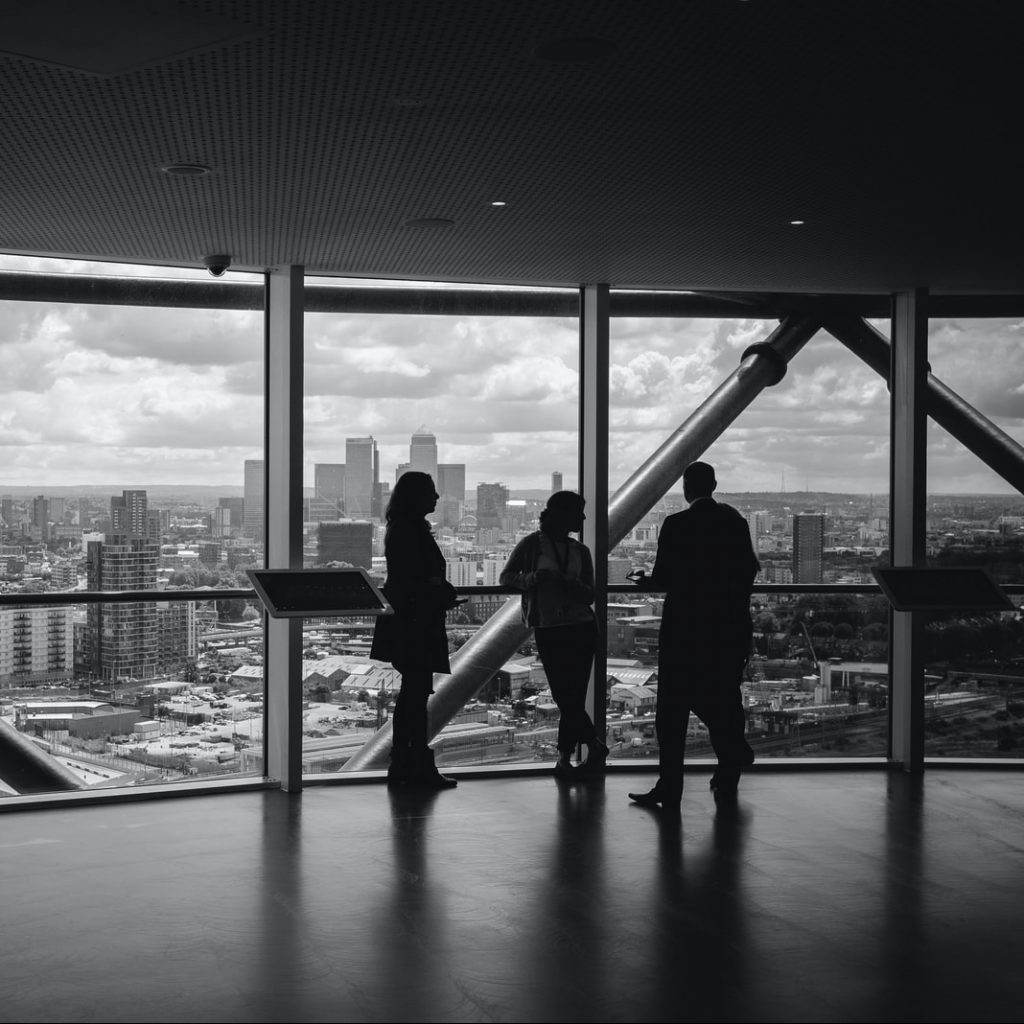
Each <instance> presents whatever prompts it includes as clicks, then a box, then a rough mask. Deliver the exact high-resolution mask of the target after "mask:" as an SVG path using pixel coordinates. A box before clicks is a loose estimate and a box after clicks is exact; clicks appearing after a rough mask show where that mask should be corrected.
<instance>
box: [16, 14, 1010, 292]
mask: <svg viewBox="0 0 1024 1024" xmlns="http://www.w3.org/2000/svg"><path fill="white" fill-rule="evenodd" d="M126 2H127V0H117V2H113V0H112V2H109V3H105V2H91V3H89V4H78V5H76V9H78V10H79V11H80V10H81V8H83V7H85V8H88V9H89V10H90V12H91V14H92V18H91V20H88V21H85V22H82V23H78V24H75V25H74V26H73V28H74V31H73V32H70V33H69V31H68V25H67V23H66V19H67V18H68V17H69V15H68V14H67V12H68V8H67V6H66V5H62V4H54V3H50V4H46V3H43V4H39V5H36V6H35V7H34V8H33V13H32V18H33V19H34V22H33V24H28V25H26V22H25V18H26V15H24V14H19V13H18V12H16V11H12V10H11V8H12V7H13V6H14V5H9V4H8V5H4V6H3V8H2V9H0V48H5V47H6V48H7V49H8V50H9V51H10V50H15V51H17V55H15V54H11V53H8V54H6V55H0V87H2V90H3V91H2V96H3V100H2V102H3V108H4V109H3V118H2V121H0V249H2V250H6V251H13V252H30V253H53V254H67V255H81V256H87V257H92V258H105V259H129V260H140V261H156V262H170V263H190V264H196V263H198V262H199V261H200V259H201V257H202V256H203V255H204V254H206V253H211V252H225V253H230V254H231V255H232V257H233V260H234V265H235V266H243V267H248V268H262V267H267V266H275V265H280V264H285V263H298V264H303V265H305V266H307V267H308V268H309V269H310V270H311V271H322V272H330V273H339V274H350V275H357V276H385V277H406V278H414V279H435V280H453V281H457V280H462V281H489V282H508V283H542V284H543V283H548V284H569V285H573V284H579V283H581V282H588V281H607V282H609V283H611V284H613V285H617V286H634V287H667V288H696V289H701V288H703V289H719V290H721V289H743V290H760V291H778V290H793V291H796V290H799V291H887V290H891V289H892V288H897V287H904V286H907V285H928V286H930V287H932V288H933V289H935V290H940V291H941V290H968V291H969V290H974V291H979V290H981V291H1020V290H1021V280H1022V274H1021V270H1022V260H1021V256H1020V246H1019V243H1018V240H1019V238H1020V236H1021V228H1022V226H1024V225H1022V219H1024V218H1022V214H1021V210H1020V205H1019V186H1018V177H1019V174H1020V170H1021V168H1020V158H1019V156H1018V155H1017V150H1018V148H1019V147H1018V145H1017V139H1016V135H1017V134H1018V132H1019V127H1018V124H1017V119H1018V110H1019V100H1020V85H1019V82H1018V78H1019V76H1018V74H1017V66H1018V60H1017V55H1016V53H1015V52H1014V46H1015V42H1014V40H1015V38H1016V36H1015V34H1014V30H1015V27H1016V26H1014V25H1013V24H1011V21H1012V19H1013V17H1014V15H1015V11H1016V8H1015V6H1014V5H1004V4H999V5H991V6H989V5H986V4H979V3H971V4H958V3H947V4H942V5H938V4H933V3H924V2H910V0H907V2H903V3H899V4H893V3H890V2H886V3H871V2H865V0H861V2H858V3H849V2H845V0H787V2H786V3H777V2H769V0H752V2H749V3H743V2H738V0H736V2H732V0H720V2H712V0H707V2H681V0H674V2H671V3H657V2H651V3H635V2H618V3H610V2H601V0H563V2H557V3H552V2H550V0H546V2H530V0H516V2H508V3H505V4H495V3H488V2H482V0H464V2H459V0H452V2H429V0H417V2H402V0H395V2H387V0H375V2H358V0H346V2H308V0H301V2H259V0H237V2H230V0H210V2H208V3H202V2H182V3H173V2H171V0H153V2H151V3H148V4H145V5H141V4H140V5H137V6H136V5H130V6H131V7H132V9H133V10H135V11H136V12H138V10H139V8H143V9H145V11H147V12H148V15H147V16H148V17H149V18H150V19H151V20H150V21H149V22H148V23H147V22H146V21H145V20H141V21H139V23H138V24H136V23H135V22H132V21H131V18H133V17H138V15H137V13H136V14H134V15H131V16H129V14H127V13H126V10H127V8H126V6H125V4H126ZM40 12H42V13H43V14H44V16H45V18H44V23H48V24H49V25H50V26H51V28H50V30H49V31H48V32H43V33H42V35H40V32H39V31H38V24H39V21H40V18H39V14H40ZM62 12H63V17H64V18H65V20H64V21H62V20H61V19H62ZM46 19H48V21H46ZM176 19H177V20H176ZM170 25H177V29H176V31H173V32H172V31H170V29H169V28H168V26H170ZM118 26H120V29H119V30H118V31H114V29H115V28H117V27H118ZM58 28H61V29H62V31H58ZM566 38H570V39H575V40H576V41H577V42H576V43H575V44H573V45H572V46H569V45H568V44H560V43H559V42H558V41H559V40H564V39H566ZM26 40H27V41H26ZM132 40H136V41H137V45H133V43H132ZM580 40H583V42H580ZM587 40H589V41H590V42H589V43H588V42H587ZM126 51H127V52H126ZM551 56H553V57H554V59H549V58H550V57H551ZM76 61H77V62H78V64H79V65H81V66H80V67H77V68H76V67H73V66H69V65H70V64H74V63H75V62H76ZM140 64H141V66H138V65H140ZM125 69H127V70H125ZM181 163H187V164H200V165H205V166H207V167H209V168H210V169H211V173H210V174H208V175H206V176H203V177H180V176H173V175H170V174H167V173H165V171H163V170H162V168H163V167H165V166H167V165H170V164H181ZM496 201H501V202H505V203H507V205H506V206H503V207H496V206H492V205H491V204H492V203H493V202H496ZM793 220H803V221H805V222H806V223H804V224H803V225H799V226H794V225H792V224H791V223H790V222H791V221H793ZM417 222H418V223H417Z"/></svg>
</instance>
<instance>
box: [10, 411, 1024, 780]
mask: <svg viewBox="0 0 1024 1024" xmlns="http://www.w3.org/2000/svg"><path fill="white" fill-rule="evenodd" d="M444 451H445V445H444V440H443V438H441V439H440V440H439V439H438V438H437V437H436V436H435V435H434V434H433V433H432V432H431V430H430V429H429V428H428V427H427V426H425V425H424V426H420V427H419V428H418V429H417V430H415V431H414V432H413V433H412V434H411V435H410V437H409V443H408V457H407V459H404V460H403V461H400V462H397V463H395V464H394V465H384V466H382V463H381V458H380V452H379V449H378V445H377V442H376V441H375V439H374V438H373V437H372V436H369V435H367V436H363V437H348V438H346V439H345V440H344V445H343V447H342V448H341V449H340V450H339V453H338V454H339V456H341V458H339V459H338V461H335V462H322V463H319V462H318V463H315V464H314V465H313V467H312V481H311V482H312V486H311V487H307V488H306V491H307V493H306V496H305V497H304V499H303V520H304V522H303V536H304V564H305V565H306V566H308V567H314V566H328V567H345V566H354V567H360V568H363V569H365V570H367V571H368V572H369V573H370V575H371V577H372V578H374V579H376V580H377V581H378V582H383V580H384V575H385V569H384V560H383V533H384V511H385V509H386V506H387V501H388V497H389V494H390V489H391V487H392V486H393V484H394V482H395V481H396V480H397V479H398V478H399V477H400V476H401V475H402V474H403V473H404V472H407V471H408V470H418V471H422V472H426V473H429V474H430V475H431V476H432V477H433V478H434V480H435V482H436V486H437V492H438V495H439V501H438V505H437V509H436V512H435V513H434V515H433V516H432V517H431V521H432V525H433V530H434V533H435V536H436V538H437V541H438V544H439V546H440V547H441V550H442V552H443V554H444V556H445V560H446V563H447V575H448V578H449V580H450V581H451V582H452V584H453V585H455V586H456V587H459V588H464V591H465V595H466V596H467V598H468V600H467V601H466V602H465V603H464V604H463V605H460V606H459V607H458V608H457V609H456V610H454V611H452V612H450V613H449V620H448V637H449V646H450V649H451V650H452V651H453V652H454V651H457V650H458V649H459V648H460V647H461V646H462V645H463V644H465V643H466V642H467V641H468V640H469V639H470V638H471V637H472V636H473V634H474V632H475V631H476V630H477V629H479V628H480V627H481V625H483V624H484V623H485V622H486V621H487V620H488V619H489V618H490V616H491V615H493V614H494V613H495V612H496V611H497V610H498V609H499V608H501V607H502V606H503V605H504V603H505V602H506V601H508V600H510V599H511V600H517V598H514V597H513V598H510V597H509V596H508V595H507V594H502V593H489V592H484V591H485V589H486V588H489V587H496V586H497V584H498V578H499V575H500V573H501V570H502V568H503V566H504V564H505V562H506V560H507V558H508V555H509V554H510V552H511V550H512V548H513V547H514V545H515V544H516V543H517V542H518V540H519V539H521V538H522V537H523V536H525V535H526V534H527V533H529V532H531V531H532V530H534V529H536V528H537V525H538V516H539V513H540V510H541V509H542V508H543V505H544V502H545V500H546V498H547V496H548V495H549V494H550V493H551V492H552V491H554V490H559V489H561V488H562V486H563V481H564V479H565V477H566V476H567V474H563V472H562V470H560V469H559V468H557V467H552V468H551V469H550V470H549V471H545V476H544V478H543V479H539V480H538V481H537V483H538V485H539V486H537V487H536V488H525V489H524V488H513V487H509V486H508V485H507V484H506V483H504V482H503V481H501V480H492V481H483V480H481V481H479V482H478V483H477V484H476V486H475V488H467V484H466V480H467V466H466V465H465V464H461V463H455V462H445V461H443V457H444ZM342 458H343V460H344V461H342ZM110 490H111V489H110V488H107V489H104V488H103V487H100V486H96V485H91V486H83V487H81V488H79V489H74V488H52V487H51V488H40V489H39V493H33V489H31V488H26V487H17V488H10V489H9V490H7V491H2V492H0V591H2V592H3V593H5V594H49V593H64V594H67V595H68V599H69V602H70V603H68V604H60V605H39V606H35V605H17V606H10V605H8V606H4V607H0V701H2V704H0V716H2V720H3V722H4V728H7V729H14V730H16V731H17V732H19V733H20V734H22V735H24V736H29V737H32V738H33V739H35V740H36V741H37V742H38V743H40V744H42V745H43V747H44V749H45V750H46V751H47V753H48V754H49V756H51V757H52V758H54V759H56V760H57V761H59V763H60V764H61V765H62V766H63V768H64V769H66V770H67V771H69V772H71V773H72V774H73V775H75V776H77V777H78V778H79V779H80V780H81V781H82V783H83V784H84V785H87V786H90V787H92V786H97V785H100V786H106V785H128V784H132V785H140V784H150V783H158V782H163V781H168V780H180V779H182V778H209V777H215V776H217V775H223V774H237V773H243V774H245V773H258V772H260V771H261V770H262V735H263V724H264V709H263V704H264V687H265V679H264V671H263V619H262V612H261V610H260V608H259V606H258V603H257V602H256V600H255V599H245V598H232V599H227V600H209V601H201V600H189V601H174V600H165V601H160V600H159V599H157V600H153V601H145V602H143V601H139V602H127V603H110V604H103V605H98V604H89V605H77V606H76V605H75V604H74V603H73V594H74V592H75V591H76V590H88V591H100V590H103V591H149V590H152V591H157V592H163V593H165V594H172V593H173V592H174V591H176V590H197V589H203V588H212V589H217V590H225V589H228V590H230V589H248V588H249V582H248V579H247V577H246V575H245V571H246V570H247V569H252V568H259V567H261V566H262V564H263V514H264V512H263V509H264V464H263V462H262V461H261V460H258V459H250V460H244V462H243V465H241V466H240V467H239V475H238V477H237V478H236V480H235V481H234V482H232V483H228V484H225V485H224V486H223V487H222V488H219V489H218V488H216V487H213V488H211V487H207V486H195V487H193V488H189V487H187V486H183V487H173V486H169V485H153V486H150V487H148V488H131V489H123V490H121V491H120V492H118V493H109V492H110ZM718 498H719V499H720V500H724V501H727V502H728V503H730V504H732V505H733V506H735V507H736V508H738V509H739V510H740V511H741V512H742V514H743V515H744V517H745V518H746V520H747V523H748V524H749V528H750V534H751V539H752V541H753V544H754V547H755V550H756V551H757V553H758V557H759V559H760V561H761V572H760V574H759V577H758V581H757V582H758V584H768V585H773V586H772V587H770V588H760V589H759V590H758V591H757V592H756V593H755V595H754V607H753V615H754V624H755V639H754V643H755V651H754V653H753V656H752V658H751V661H750V663H749V666H748V671H747V679H746V681H745V686H744V689H745V699H746V704H747V708H748V715H749V732H750V735H751V737H752V741H753V742H754V744H755V747H756V748H757V749H758V751H759V756H777V757H794V756H840V757H842V756H858V757H862V756H866V757H873V756H883V755H884V752H885V743H886V735H887V728H888V710H887V694H888V672H889V668H888V629H889V612H888V604H887V602H886V601H885V600H884V598H882V597H881V595H879V594H872V593H867V594H865V593H852V592H850V593H841V592H840V593H828V594H814V593H806V592H802V593H794V592H792V591H791V592H787V591H786V590H785V587H786V585H791V584H801V585H807V584H810V585H814V584H819V585H820V584H850V585H857V586H870V585H872V584H873V583H874V579H873V577H872V575H871V569H872V567H873V566H876V565H883V564H886V560H887V538H888V499H887V496H886V495H885V494H852V493H851V494H842V493H827V492H812V491H791V492H790V491H777V492H745V493H732V494H730V493H722V494H719V495H718ZM682 507H684V502H683V498H682V495H681V494H680V493H673V494H671V495H670V496H668V497H666V498H665V499H663V500H662V501H660V502H659V503H658V504H657V505H656V506H655V508H653V509H652V510H651V511H650V512H649V513H648V514H647V515H646V516H645V517H644V518H643V520H642V521H641V522H639V523H638V524H637V525H636V526H635V527H634V528H633V529H632V530H631V531H630V532H629V534H628V535H627V536H626V537H625V538H624V539H623V540H622V542H621V543H620V544H619V545H618V546H617V547H616V548H615V549H614V550H613V551H612V552H611V553H610V557H609V560H608V580H609V583H610V584H612V585H618V586H617V587H616V588H614V589H613V591H612V592H611V594H610V596H609V602H608V613H607V631H606V637H607V671H606V678H605V680H604V688H603V689H604V694H603V696H604V700H605V710H606V716H607V724H608V733H609V742H610V743H611V744H612V756H613V757H618V758H651V757H655V756H656V753H657V746H656V740H655V737H654V717H653V716H654V707H655V701H656V697H657V690H658V686H659V683H660V681H659V679H658V666H657V653H658V627H659V624H660V614H661V605H662V599H661V596H660V595H659V594H656V593H643V592H642V591H639V590H636V591H635V592H631V591H629V590H628V589H623V588H626V587H629V586H630V584H629V581H628V577H629V575H630V573H632V572H633V571H634V570H637V569H647V570H650V568H651V567H652V565H653V561H654V557H655V554H656V550H657V542H658V533H659V528H660V524H661V522H662V521H663V520H664V518H665V516H667V515H670V514H672V513H673V512H675V511H678V510H680V509H681V508H682ZM927 526H928V552H929V558H930V559H931V560H932V561H933V563H934V564H937V565H981V566H984V567H985V568H987V569H988V570H989V571H990V572H991V574H992V575H993V576H994V578H995V579H996V580H997V581H998V582H1001V583H1021V582H1024V544H1022V540H1024V498H1021V497H1019V496H1013V495H995V494H994V495H987V496H986V495H960V496H958V495H934V496H932V497H930V498H929V502H928V523H927ZM477 587H479V588H481V593H480V594H479V595H474V594H473V590H474V589H475V588H477ZM372 630H373V623H372V620H364V621H360V620H338V619H335V620H319V621H317V620H304V625H303V637H304V642H303V648H304V660H303V672H302V675H303V679H302V687H303V695H304V705H303V708H304V710H303V729H304V747H303V751H304V770H305V771H308V772H331V771H335V770H337V769H339V768H340V767H342V766H343V765H344V763H345V762H346V761H347V759H348V758H349V757H350V756H351V755H352V754H353V753H354V751H355V750H357V749H358V748H359V747H360V746H361V745H362V744H363V743H364V742H365V741H366V740H367V739H368V738H369V736H370V735H372V734H373V732H374V731H375V730H376V729H378V728H379V727H380V726H381V725H382V724H384V723H385V722H386V721H387V720H388V717H389V714H390V711H391V705H392V702H393V697H394V693H395V690H396V687H397V683H398V680H397V677H396V673H395V672H394V670H393V669H392V668H391V666H390V665H385V664H382V663H378V662H374V661H372V660H371V659H370V658H369V656H368V651H369V645H370V640H371V636H372ZM927 654H928V659H929V661H928V675H927V688H928V693H927V696H926V701H927V705H928V730H929V733H928V743H929V752H930V753H934V754H936V755H939V756H941V755H943V754H945V755H948V756H999V755H1000V754H1002V755H1004V756H1013V755H1014V754H1019V750H1020V745H1021V744H1024V698H1022V697H1021V693H1022V690H1024V623H1022V622H1021V619H1020V616H1019V615H1018V614H1017V613H1002V614H1000V613H990V614H987V615H985V616H981V617H979V616H978V615H977V614H975V615H965V616H962V617H961V616H946V617H945V618H944V619H942V620H936V621H934V622H932V623H931V624H930V625H929V626H928V629H927ZM554 722H557V709H556V708H555V706H554V704H553V701H552V699H551V694H550V690H549V688H548V684H547V680H546V678H545V676H544V672H543V669H542V667H541V665H540V662H539V660H538V659H537V657H536V651H535V649H534V648H533V646H532V644H531V643H530V642H527V643H525V644H524V646H522V647H521V648H520V649H519V650H518V651H517V653H516V656H515V657H514V658H512V659H511V660H509V661H508V662H507V663H506V664H505V665H504V666H503V667H502V668H501V669H500V670H499V671H498V672H497V673H496V674H495V675H494V677H493V678H492V679H491V680H490V681H489V682H488V683H487V684H486V685H485V686H484V688H483V689H482V690H481V691H480V692H479V693H478V694H477V698H476V700H474V701H473V702H471V703H470V704H468V705H467V706H466V707H465V708H464V709H463V711H462V712H461V713H460V714H459V715H458V716H457V717H456V719H455V720H454V721H453V722H452V723H451V724H449V725H448V726H447V727H446V728H445V729H444V730H443V731H442V733H441V734H440V736H439V737H438V739H437V741H436V744H435V745H436V750H437V754H438V757H439V760H440V761H441V762H442V763H449V764H459V763H462V764H466V763H481V762H487V761H510V762H514V761H531V760H540V759H550V758H551V757H552V756H553V751H554V739H555V728H554V724H552V723H554ZM689 747H690V752H691V754H692V756H695V757H700V756H701V754H702V753H705V754H707V755H709V756H710V748H709V747H708V744H707V737H706V734H705V733H704V731H703V726H702V725H701V723H700V722H699V721H698V720H697V719H696V718H693V719H691V724H690V735H689Z"/></svg>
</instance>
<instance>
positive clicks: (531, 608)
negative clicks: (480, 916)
mask: <svg viewBox="0 0 1024 1024" xmlns="http://www.w3.org/2000/svg"><path fill="white" fill-rule="evenodd" d="M583 506H584V501H583V498H581V497H580V496H579V495H578V494H576V493H574V492H573V491H558V492H556V493H555V494H552V495H551V497H550V498H548V502H547V507H546V508H545V509H544V511H543V512H541V514H540V529H539V530H538V531H537V532H536V533H531V534H530V536H529V537H524V538H523V540H521V541H520V542H519V543H518V544H517V545H516V548H515V550H514V551H513V552H512V555H511V556H510V558H509V560H508V565H506V566H505V569H504V571H503V572H502V574H501V585H502V586H503V587H514V588H515V589H516V590H521V591H522V592H523V598H522V601H523V605H522V607H523V620H524V621H525V622H526V624H527V625H528V626H532V627H533V636H534V640H535V642H536V644H537V654H538V655H539V656H540V661H541V664H542V665H543V666H544V674H545V675H546V676H547V680H548V685H549V686H550V687H551V696H552V698H553V699H554V701H555V703H556V704H557V705H558V710H559V712H560V719H559V722H558V762H557V764H556V765H555V774H557V775H560V776H563V777H570V776H577V775H583V774H599V773H600V772H601V771H603V770H604V762H605V758H606V757H607V756H608V748H607V747H606V746H605V744H604V743H603V742H602V741H601V740H600V739H598V736H597V733H596V732H595V730H594V723H593V722H592V721H591V718H590V715H588V714H587V687H588V686H589V684H590V670H591V668H592V666H593V664H594V650H595V647H596V644H597V622H596V620H595V618H594V610H593V609H592V608H591V605H592V604H593V602H594V563H593V560H592V559H591V557H590V551H589V550H588V549H587V547H586V545H584V544H581V543H580V542H579V541H578V540H574V539H573V538H572V537H570V536H569V534H570V533H579V531H580V530H582V529H583V520H584V519H585V518H586V517H585V516H584V514H583ZM581 744H582V745H583V746H585V747H586V748H587V758H586V760H585V761H584V762H583V763H582V764H580V765H578V766H574V765H573V763H572V755H573V751H575V750H576V748H577V747H578V746H580V745H581Z"/></svg>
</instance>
